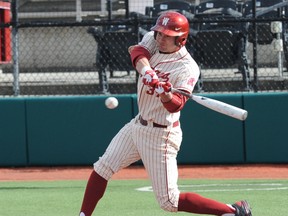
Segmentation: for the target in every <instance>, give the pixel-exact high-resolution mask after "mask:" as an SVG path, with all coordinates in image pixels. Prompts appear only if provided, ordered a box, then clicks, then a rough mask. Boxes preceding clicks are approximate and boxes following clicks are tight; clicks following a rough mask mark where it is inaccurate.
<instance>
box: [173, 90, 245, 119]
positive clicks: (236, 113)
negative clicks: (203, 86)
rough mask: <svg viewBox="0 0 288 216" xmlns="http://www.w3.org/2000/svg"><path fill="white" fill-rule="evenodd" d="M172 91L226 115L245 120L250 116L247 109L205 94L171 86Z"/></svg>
mask: <svg viewBox="0 0 288 216" xmlns="http://www.w3.org/2000/svg"><path fill="white" fill-rule="evenodd" d="M171 92H177V93H180V94H182V95H184V96H187V97H189V98H190V99H192V100H194V101H195V102H197V103H199V104H201V105H203V106H205V107H207V108H209V109H211V110H214V111H216V112H219V113H222V114H224V115H227V116H230V117H233V118H236V119H239V120H241V121H244V120H245V119H246V118H247V116H248V112H247V111H246V110H244V109H240V108H238V107H236V106H232V105H230V104H227V103H224V102H221V101H218V100H214V99H211V98H207V97H203V96H197V95H192V94H189V93H187V92H184V91H181V90H179V89H175V88H171Z"/></svg>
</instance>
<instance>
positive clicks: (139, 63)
mask: <svg viewBox="0 0 288 216" xmlns="http://www.w3.org/2000/svg"><path fill="white" fill-rule="evenodd" d="M128 52H129V53H130V57H131V62H132V65H133V67H134V68H135V69H136V70H137V71H138V73H140V74H141V75H144V74H145V72H146V71H144V70H145V69H144V68H148V69H150V70H152V68H151V66H150V63H149V59H150V58H151V55H150V53H149V51H148V50H147V49H145V48H144V47H142V46H140V45H134V46H130V47H129V48H128ZM143 69H144V70H143Z"/></svg>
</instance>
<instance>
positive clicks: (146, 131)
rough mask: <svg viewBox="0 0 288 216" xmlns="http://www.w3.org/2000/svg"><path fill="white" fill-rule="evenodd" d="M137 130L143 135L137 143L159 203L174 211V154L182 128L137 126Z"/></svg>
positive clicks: (175, 153) (176, 175)
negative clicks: (167, 128) (170, 129)
mask: <svg viewBox="0 0 288 216" xmlns="http://www.w3.org/2000/svg"><path fill="white" fill-rule="evenodd" d="M139 130H140V131H141V133H142V136H141V138H139V139H138V140H137V146H138V148H139V152H140V155H141V159H142V161H143V163H144V165H145V168H146V171H147V173H148V175H149V178H150V180H151V183H152V188H153V191H154V194H155V196H156V199H157V201H158V203H159V206H160V207H161V208H162V209H164V210H165V211H170V212H176V211H177V204H178V199H179V190H178V186H177V179H178V170H177V162H176V156H177V152H178V151H179V146H180V143H181V139H182V131H181V129H180V128H178V129H175V128H174V129H173V131H169V130H166V129H163V128H153V127H140V128H139ZM145 135H146V136H145Z"/></svg>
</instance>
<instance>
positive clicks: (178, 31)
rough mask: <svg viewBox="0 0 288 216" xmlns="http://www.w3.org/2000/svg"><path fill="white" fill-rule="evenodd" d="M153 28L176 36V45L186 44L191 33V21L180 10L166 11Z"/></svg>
mask: <svg viewBox="0 0 288 216" xmlns="http://www.w3.org/2000/svg"><path fill="white" fill-rule="evenodd" d="M151 30H152V31H155V33H157V32H161V33H163V34H165V35H168V36H175V37H176V40H175V43H176V45H177V46H184V45H185V43H186V41H187V37H188V34H189V22H188V20H187V18H186V17H185V16H184V15H182V14H180V13H178V12H175V11H166V12H164V13H162V14H161V15H160V16H159V17H158V19H157V21H156V25H155V26H153V27H152V28H151ZM155 36H156V34H155Z"/></svg>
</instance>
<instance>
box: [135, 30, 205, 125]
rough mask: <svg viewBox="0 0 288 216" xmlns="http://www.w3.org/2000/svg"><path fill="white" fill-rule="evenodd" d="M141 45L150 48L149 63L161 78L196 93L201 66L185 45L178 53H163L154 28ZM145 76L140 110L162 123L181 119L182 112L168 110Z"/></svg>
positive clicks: (141, 88)
mask: <svg viewBox="0 0 288 216" xmlns="http://www.w3.org/2000/svg"><path fill="white" fill-rule="evenodd" d="M139 45H141V46H142V47H144V48H145V49H147V50H148V51H149V53H150V55H151V58H150V59H149V63H150V66H151V68H152V69H154V70H155V71H156V73H157V75H158V78H159V81H163V82H167V81H169V82H170V83H171V84H172V86H173V87H174V88H176V89H181V90H184V91H187V92H189V93H192V91H193V89H194V86H195V84H196V82H197V81H198V78H199V75H200V70H199V67H198V65H197V63H196V62H195V61H194V59H193V58H192V57H191V55H190V54H189V53H188V51H187V49H186V47H185V46H183V47H181V49H179V50H178V51H177V52H174V53H170V54H164V53H161V52H159V50H158V48H157V45H156V41H155V39H154V31H151V32H148V33H147V34H145V36H144V37H143V39H142V41H141V42H140V43H139ZM141 79H142V76H140V77H139V80H138V86H137V90H138V108H139V114H140V115H141V116H142V117H143V119H145V120H147V121H152V122H156V123H158V124H161V125H171V124H172V123H173V122H176V121H177V120H179V118H180V112H176V113H170V112H168V111H167V110H166V109H165V107H164V106H163V104H162V102H161V100H160V98H159V95H158V94H157V93H156V92H155V91H154V89H153V88H152V87H150V86H146V85H144V84H143V83H142V80H141Z"/></svg>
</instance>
